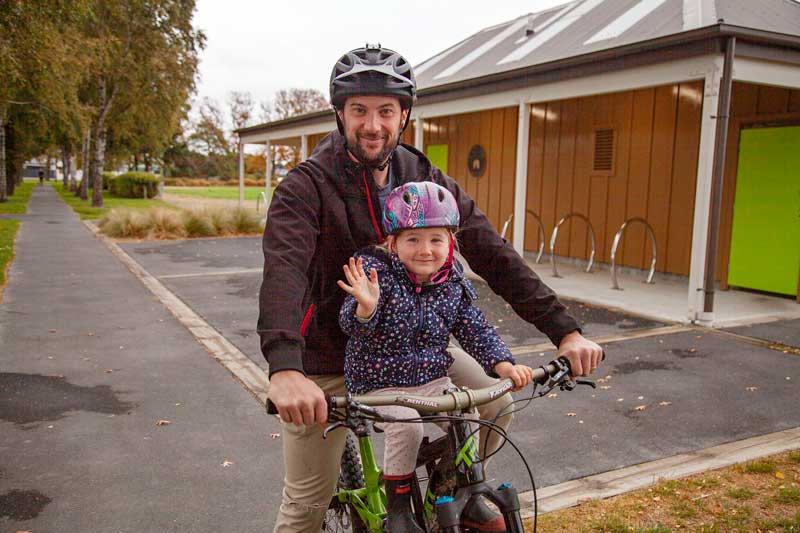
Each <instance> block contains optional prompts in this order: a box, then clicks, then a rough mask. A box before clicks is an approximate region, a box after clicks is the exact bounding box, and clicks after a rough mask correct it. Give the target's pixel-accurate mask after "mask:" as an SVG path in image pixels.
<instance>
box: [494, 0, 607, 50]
mask: <svg viewBox="0 0 800 533" xmlns="http://www.w3.org/2000/svg"><path fill="white" fill-rule="evenodd" d="M603 1H604V0H586V1H585V2H582V3H581V4H579V5H578V7H576V8H575V9H573V10H572V11H570V12H569V13H567V14H566V15H565V16H564V17H562V18H560V19H559V20H556V21H555V22H554V23H553V24H551V25H550V26H548V27H547V28H546V29H544V30H543V31H542V33H540V34H539V35H536V36H534V37H533V38H532V39H531V40H530V41H528V42H526V43H525V44H523V45H522V46H520V47H519V48H517V49H516V50H514V51H513V52H511V53H510V54H508V55H507V56H506V57H504V58H503V59H501V60H500V61H498V62H497V64H498V65H502V64H505V63H512V62H514V61H519V60H520V59H523V58H524V57H526V56H527V55H528V54H530V53H531V52H533V51H534V50H536V49H537V48H539V47H540V46H542V45H543V44H544V43H546V42H547V41H549V40H550V39H552V38H553V37H555V36H556V35H558V34H559V33H561V32H562V31H564V30H565V29H566V28H568V27H569V26H571V25H572V24H573V23H574V22H576V21H577V20H578V19H579V18H581V17H582V16H583V15H585V14H586V13H588V12H589V11H591V10H592V9H594V8H596V7H597V6H599V5H600V4H602V3H603ZM570 7H571V6H570Z"/></svg>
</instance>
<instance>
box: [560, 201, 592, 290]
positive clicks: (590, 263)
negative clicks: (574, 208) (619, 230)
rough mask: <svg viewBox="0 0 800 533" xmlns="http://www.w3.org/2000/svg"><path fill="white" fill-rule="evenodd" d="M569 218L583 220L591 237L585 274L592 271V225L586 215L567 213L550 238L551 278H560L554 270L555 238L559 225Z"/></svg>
mask: <svg viewBox="0 0 800 533" xmlns="http://www.w3.org/2000/svg"><path fill="white" fill-rule="evenodd" d="M570 217H578V218H580V219H581V220H585V221H586V224H587V225H588V228H589V235H591V237H592V254H591V255H590V256H589V265H588V266H587V267H586V272H591V271H592V266H593V265H594V253H595V250H596V246H595V238H594V227H592V223H591V221H590V220H589V218H588V217H587V216H586V215H582V214H581V213H569V214H567V215H565V216H564V217H563V218H562V219H561V220H559V221H558V224H556V227H555V228H553V234H552V235H551V236H550V264H551V265H553V276H555V277H557V278H560V277H561V276H560V275H559V274H558V268H556V253H555V252H556V238H558V228H559V226H561V224H563V223H564V221H566V220H567V219H568V218H570Z"/></svg>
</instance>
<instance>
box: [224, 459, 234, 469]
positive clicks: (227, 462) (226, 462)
mask: <svg viewBox="0 0 800 533" xmlns="http://www.w3.org/2000/svg"><path fill="white" fill-rule="evenodd" d="M232 464H233V461H228V460H227V459H225V460H224V461H222V466H224V467H225V468H227V467H229V466H231V465H232Z"/></svg>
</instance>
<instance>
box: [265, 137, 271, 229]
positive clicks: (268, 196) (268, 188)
mask: <svg viewBox="0 0 800 533" xmlns="http://www.w3.org/2000/svg"><path fill="white" fill-rule="evenodd" d="M264 157H266V159H267V161H266V163H267V164H266V167H267V169H266V175H267V176H266V177H267V180H266V183H265V184H264V186H265V187H266V189H267V205H265V206H264V212H265V213H266V211H267V210H268V209H269V204H271V203H272V141H269V140H267V149H266V152H265V153H264Z"/></svg>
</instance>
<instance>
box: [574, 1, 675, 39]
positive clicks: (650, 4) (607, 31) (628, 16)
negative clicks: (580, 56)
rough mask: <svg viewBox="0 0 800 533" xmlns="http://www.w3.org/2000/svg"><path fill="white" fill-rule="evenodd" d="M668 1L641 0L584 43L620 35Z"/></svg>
mask: <svg viewBox="0 0 800 533" xmlns="http://www.w3.org/2000/svg"><path fill="white" fill-rule="evenodd" d="M666 1H667V0H641V2H639V3H638V4H636V5H635V6H633V7H632V8H630V9H629V10H628V11H626V12H625V13H623V14H622V15H621V16H620V17H619V18H617V19H616V20H615V21H614V22H612V23H611V24H609V25H608V26H606V27H605V28H603V29H602V30H600V31H599V32H597V33H595V34H594V35H593V36H592V37H590V38H589V40H587V41H586V42H585V43H583V44H584V45H586V44H592V43H596V42H598V41H605V40H606V39H613V38H615V37H619V36H620V35H622V34H623V33H625V32H626V31H628V30H629V29H631V28H632V27H633V26H634V25H635V24H636V23H638V22H639V21H640V20H642V19H643V18H645V17H646V16H647V15H649V14H650V13H652V12H653V11H655V10H656V9H658V8H659V7H660V6H661V5H663V4H665V3H666Z"/></svg>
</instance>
